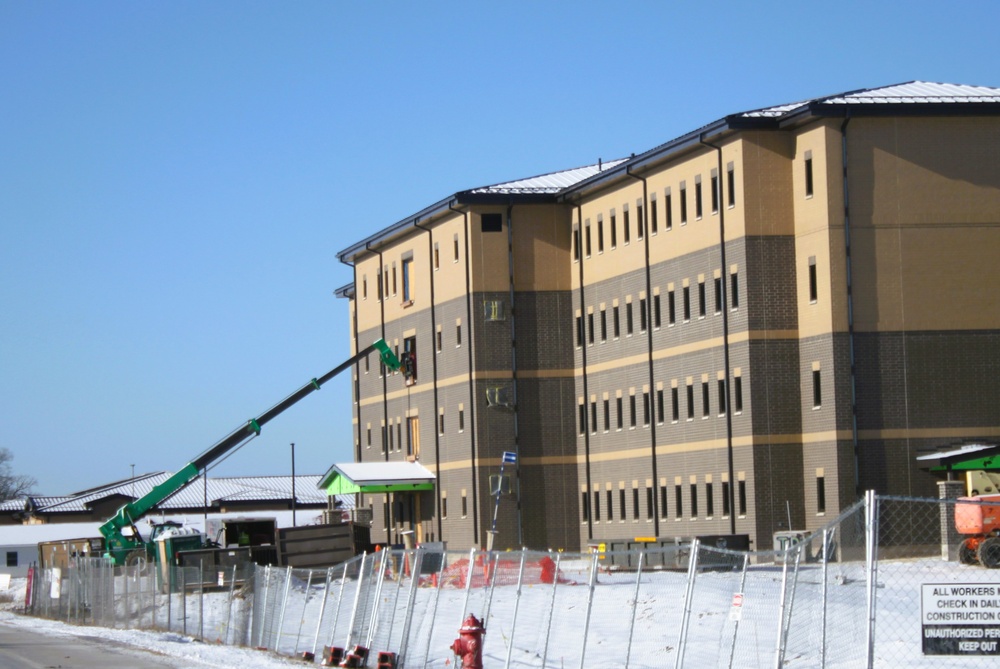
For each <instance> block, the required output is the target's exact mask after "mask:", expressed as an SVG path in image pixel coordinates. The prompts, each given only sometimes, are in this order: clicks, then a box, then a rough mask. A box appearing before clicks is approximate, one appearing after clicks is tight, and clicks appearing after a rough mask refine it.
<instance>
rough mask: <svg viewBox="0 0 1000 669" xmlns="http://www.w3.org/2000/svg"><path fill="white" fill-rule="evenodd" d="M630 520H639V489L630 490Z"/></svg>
mask: <svg viewBox="0 0 1000 669" xmlns="http://www.w3.org/2000/svg"><path fill="white" fill-rule="evenodd" d="M632 520H639V489H638V488H632Z"/></svg>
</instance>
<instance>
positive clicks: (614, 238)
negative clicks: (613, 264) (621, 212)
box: [608, 210, 618, 249]
mask: <svg viewBox="0 0 1000 669" xmlns="http://www.w3.org/2000/svg"><path fill="white" fill-rule="evenodd" d="M608 226H609V227H610V228H611V248H613V249H614V248H617V247H618V223H617V219H616V218H615V213H614V210H612V212H611V218H610V219H609V220H608Z"/></svg>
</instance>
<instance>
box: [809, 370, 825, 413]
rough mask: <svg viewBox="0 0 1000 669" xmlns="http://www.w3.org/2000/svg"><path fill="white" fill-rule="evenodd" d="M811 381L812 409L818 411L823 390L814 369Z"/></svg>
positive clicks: (821, 403)
mask: <svg viewBox="0 0 1000 669" xmlns="http://www.w3.org/2000/svg"><path fill="white" fill-rule="evenodd" d="M812 379H813V408H814V409H818V408H820V407H821V406H823V389H822V386H821V385H820V383H821V380H820V375H819V370H818V369H814V370H813V373H812Z"/></svg>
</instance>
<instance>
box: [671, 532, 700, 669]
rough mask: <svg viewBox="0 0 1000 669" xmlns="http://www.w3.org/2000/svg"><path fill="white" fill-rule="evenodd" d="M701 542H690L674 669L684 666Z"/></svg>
mask: <svg viewBox="0 0 1000 669" xmlns="http://www.w3.org/2000/svg"><path fill="white" fill-rule="evenodd" d="M700 546H701V542H699V541H698V540H697V539H695V540H694V541H692V542H691V555H690V557H689V558H688V574H687V577H688V578H687V580H688V582H687V589H686V590H685V592H684V612H683V614H682V615H681V632H680V636H679V638H678V640H677V656H676V657H675V658H674V669H681V667H682V666H683V665H684V646H685V645H686V644H687V631H688V622H689V621H690V620H691V598H692V597H693V596H694V579H695V575H696V574H697V573H698V553H699V548H700Z"/></svg>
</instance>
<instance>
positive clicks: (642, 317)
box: [639, 297, 648, 332]
mask: <svg viewBox="0 0 1000 669" xmlns="http://www.w3.org/2000/svg"><path fill="white" fill-rule="evenodd" d="M647 320H648V318H647V316H646V298H645V297H642V298H639V332H645V331H646V328H647V325H648V323H647V322H646V321H647Z"/></svg>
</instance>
